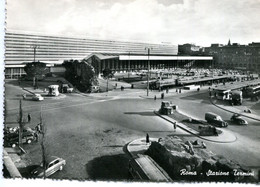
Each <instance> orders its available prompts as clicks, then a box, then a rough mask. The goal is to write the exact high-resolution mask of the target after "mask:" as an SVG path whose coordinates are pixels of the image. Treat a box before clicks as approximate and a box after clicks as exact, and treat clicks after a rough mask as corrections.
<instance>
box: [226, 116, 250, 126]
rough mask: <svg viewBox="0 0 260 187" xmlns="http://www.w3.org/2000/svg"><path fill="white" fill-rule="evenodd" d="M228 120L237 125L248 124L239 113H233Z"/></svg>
mask: <svg viewBox="0 0 260 187" xmlns="http://www.w3.org/2000/svg"><path fill="white" fill-rule="evenodd" d="M230 120H231V121H232V122H234V123H237V124H239V125H248V123H247V121H246V120H245V119H243V118H242V117H241V116H240V115H239V114H233V116H232V117H231V118H230Z"/></svg>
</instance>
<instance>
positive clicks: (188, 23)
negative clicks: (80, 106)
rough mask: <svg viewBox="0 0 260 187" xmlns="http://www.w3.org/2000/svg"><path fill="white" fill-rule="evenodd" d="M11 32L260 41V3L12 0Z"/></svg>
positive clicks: (206, 42)
mask: <svg viewBox="0 0 260 187" xmlns="http://www.w3.org/2000/svg"><path fill="white" fill-rule="evenodd" d="M6 1H7V2H6V29H7V30H15V31H28V32H35V33H44V34H47V35H48V34H49V35H66V36H80V37H88V38H94V39H106V40H126V41H139V42H150V43H170V44H174V45H177V44H184V43H194V44H196V45H199V46H205V47H207V46H210V44H211V43H221V44H227V43H228V40H229V39H230V40H231V43H240V44H248V43H251V42H260V21H259V18H260V0H6Z"/></svg>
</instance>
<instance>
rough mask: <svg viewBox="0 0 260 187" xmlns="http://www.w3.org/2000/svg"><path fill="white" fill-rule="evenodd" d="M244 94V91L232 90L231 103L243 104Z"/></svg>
mask: <svg viewBox="0 0 260 187" xmlns="http://www.w3.org/2000/svg"><path fill="white" fill-rule="evenodd" d="M242 101H243V96H242V91H232V92H231V100H230V102H231V105H242Z"/></svg>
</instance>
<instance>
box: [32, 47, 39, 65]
mask: <svg viewBox="0 0 260 187" xmlns="http://www.w3.org/2000/svg"><path fill="white" fill-rule="evenodd" d="M31 48H33V62H35V57H36V49H37V48H39V46H37V45H33V46H31Z"/></svg>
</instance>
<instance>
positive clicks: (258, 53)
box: [203, 40, 260, 73]
mask: <svg viewBox="0 0 260 187" xmlns="http://www.w3.org/2000/svg"><path fill="white" fill-rule="evenodd" d="M203 54H205V55H209V56H213V58H214V62H213V64H214V67H217V68H223V69H236V70H243V71H252V72H257V73H259V72H260V43H255V42H252V43H250V44H248V45H240V44H238V43H233V44H231V43H230V40H229V42H228V44H227V45H221V44H212V45H211V46H210V47H205V49H204V52H203Z"/></svg>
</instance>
